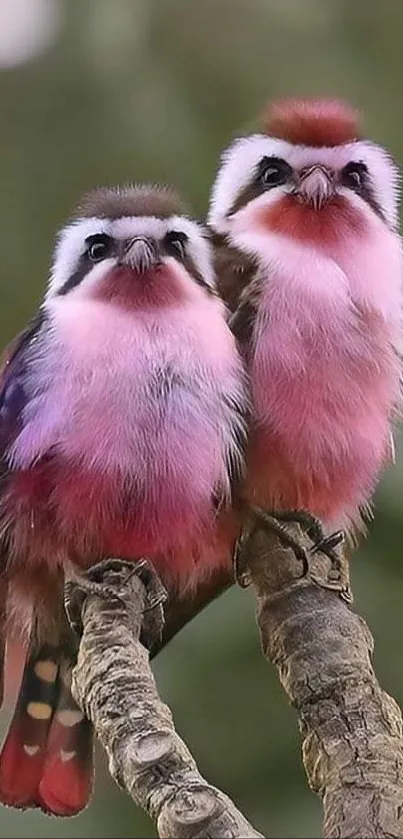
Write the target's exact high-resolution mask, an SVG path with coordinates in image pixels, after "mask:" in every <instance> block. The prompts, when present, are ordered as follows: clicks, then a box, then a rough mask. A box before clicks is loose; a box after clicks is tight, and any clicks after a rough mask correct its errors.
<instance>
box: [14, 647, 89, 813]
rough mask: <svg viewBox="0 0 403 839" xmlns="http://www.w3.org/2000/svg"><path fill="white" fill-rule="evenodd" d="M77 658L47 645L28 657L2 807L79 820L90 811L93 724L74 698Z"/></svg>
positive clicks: (17, 705) (60, 648)
mask: <svg viewBox="0 0 403 839" xmlns="http://www.w3.org/2000/svg"><path fill="white" fill-rule="evenodd" d="M73 664H74V653H73V652H72V651H71V649H68V648H67V647H66V645H63V646H58V645H53V644H43V645H42V646H41V647H40V648H37V649H31V650H30V652H29V653H28V656H27V660H26V663H25V668H24V673H23V677H22V683H21V688H20V692H19V696H18V700H17V704H16V708H15V711H14V716H13V718H12V721H11V724H10V727H9V730H8V733H7V736H6V739H5V742H4V744H3V748H2V751H1V754H0V801H1V802H2V803H3V804H8V805H9V806H11V807H18V808H21V809H25V808H27V807H40V808H41V809H42V810H43V811H44V812H45V813H49V814H52V815H56V816H73V815H75V814H76V813H79V812H80V811H81V810H83V809H84V807H85V806H86V805H87V803H88V801H89V798H90V796H91V790H92V779H93V741H92V726H91V723H90V722H89V721H88V720H87V719H86V718H85V717H84V715H83V713H82V712H81V711H80V709H79V707H78V706H77V704H76V703H75V701H74V699H73V697H72V695H71V690H70V686H71V671H72V666H73Z"/></svg>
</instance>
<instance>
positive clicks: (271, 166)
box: [258, 157, 292, 189]
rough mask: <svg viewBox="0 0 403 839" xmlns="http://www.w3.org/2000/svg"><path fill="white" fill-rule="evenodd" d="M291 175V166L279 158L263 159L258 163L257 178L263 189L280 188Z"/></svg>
mask: <svg viewBox="0 0 403 839" xmlns="http://www.w3.org/2000/svg"><path fill="white" fill-rule="evenodd" d="M291 174H292V169H291V166H289V164H288V163H287V162H286V161H285V160H283V159H282V158H281V157H264V158H263V160H261V161H260V164H259V171H258V178H259V180H260V182H261V183H262V184H263V186H264V188H265V189H270V188H271V187H273V186H281V184H284V183H285V182H286V181H287V180H288V178H289V177H290V175H291Z"/></svg>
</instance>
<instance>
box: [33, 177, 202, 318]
mask: <svg viewBox="0 0 403 839" xmlns="http://www.w3.org/2000/svg"><path fill="white" fill-rule="evenodd" d="M197 289H198V293H200V290H201V289H202V290H203V293H209V294H212V293H215V282H214V271H213V266H212V256H211V251H210V245H209V243H208V241H207V238H206V235H205V231H204V229H203V227H202V226H200V225H199V224H198V223H197V222H196V221H194V220H192V219H190V218H189V217H188V216H187V215H186V214H185V213H184V211H183V207H182V205H181V202H180V200H179V199H178V197H177V196H176V195H175V194H174V193H173V192H172V191H171V190H169V189H167V188H161V187H156V186H131V187H127V188H114V189H98V190H95V191H94V192H92V193H89V194H88V195H87V196H85V198H84V199H83V201H82V202H81V204H80V205H79V208H78V210H77V212H76V214H75V215H74V217H73V218H72V219H71V220H70V222H69V223H68V224H67V225H66V226H65V227H64V229H63V230H62V231H61V233H60V235H59V238H58V241H57V245H56V249H55V254H54V260H53V267H52V272H51V278H50V283H49V288H48V294H47V299H48V300H49V299H54V298H55V297H58V298H59V299H60V298H61V297H63V296H67V295H68V296H71V297H73V296H75V297H76V298H79V297H81V298H83V297H84V298H95V299H98V300H105V301H110V302H111V303H113V304H116V305H120V306H123V307H126V308H129V309H130V308H133V307H134V308H136V307H141V306H151V307H153V306H156V305H157V306H158V305H170V304H171V303H173V302H174V301H178V300H180V299H182V298H186V297H189V295H190V296H191V295H192V294H194V293H196V290H197Z"/></svg>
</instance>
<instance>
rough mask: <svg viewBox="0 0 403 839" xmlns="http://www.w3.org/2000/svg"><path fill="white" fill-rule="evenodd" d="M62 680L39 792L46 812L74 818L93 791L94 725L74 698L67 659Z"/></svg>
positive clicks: (60, 675)
mask: <svg viewBox="0 0 403 839" xmlns="http://www.w3.org/2000/svg"><path fill="white" fill-rule="evenodd" d="M59 680H60V693H59V698H58V703H57V709H56V712H55V715H54V717H53V720H52V725H51V729H50V733H49V737H48V742H47V747H46V759H45V764H44V767H43V772H42V777H41V781H40V784H39V788H38V792H39V801H40V806H41V807H42V809H43V810H44V811H45V812H48V813H53V814H54V815H57V816H74V815H75V814H76V813H79V812H80V811H81V810H83V809H84V807H86V805H87V804H88V801H89V798H90V796H91V792H92V781H93V736H92V725H91V723H90V722H89V720H87V719H86V717H85V716H84V714H83V713H82V711H80V709H79V707H78V705H77V704H76V703H75V701H74V699H73V697H72V695H71V691H70V685H71V664H70V662H67V661H66V660H63V661H62V663H61V665H60V671H59Z"/></svg>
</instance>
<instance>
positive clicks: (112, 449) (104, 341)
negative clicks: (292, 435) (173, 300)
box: [10, 298, 244, 561]
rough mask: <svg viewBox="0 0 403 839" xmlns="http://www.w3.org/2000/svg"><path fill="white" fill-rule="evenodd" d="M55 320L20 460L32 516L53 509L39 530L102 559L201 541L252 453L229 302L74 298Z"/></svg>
mask: <svg viewBox="0 0 403 839" xmlns="http://www.w3.org/2000/svg"><path fill="white" fill-rule="evenodd" d="M51 320H52V322H53V328H52V331H51V334H50V335H48V336H47V337H46V336H45V338H44V339H43V340H44V343H43V347H42V350H41V349H40V350H39V351H40V352H42V359H41V364H36V365H32V371H31V373H30V377H31V378H30V382H29V387H30V389H31V399H30V401H29V402H28V405H27V408H26V411H25V416H24V428H23V430H22V431H21V433H20V435H19V436H18V438H17V440H16V441H15V443H14V445H13V449H12V451H11V453H10V463H11V465H12V466H13V468H14V470H16V478H15V481H16V483H15V485H14V494H16V495H17V496H18V498H19V503H20V504H21V507H23V508H24V510H25V511H26V512H27V509H28V507H29V505H30V504H31V503H34V502H33V500H32V499H34V498H35V497H37V496H38V491H39V496H40V497H41V499H42V504H41V509H39V508H38V505H37V507H36V508H35V509H34V510H33V511H32V510H31V523H32V522H34V524H35V521H37V522H38V524H39V531H41V532H42V535H43V531H44V530H46V529H47V530H51V531H53V534H52V538H53V537H54V533H55V532H57V533H58V534H60V536H61V538H62V539H63V540H64V539H65V540H67V542H70V543H72V545H73V547H72V551H73V553H74V552H75V553H79V554H83V553H84V554H87V555H88V556H89V557H90V555H91V553H97V552H98V553H99V552H101V553H106V554H108V553H110V552H114V553H116V555H119V556H136V555H139V554H146V555H149V556H150V555H151V556H152V555H153V553H155V552H159V551H163V550H168V549H170V548H172V547H175V546H183V545H186V544H189V540H190V542H192V540H193V541H196V540H197V538H200V534H201V533H202V532H203V531H205V530H206V528H208V527H211V525H212V522H213V519H214V498H217V497H221V498H222V497H226V496H227V497H228V496H229V492H230V477H229V462H230V461H232V462H233V460H234V459H235V461H236V460H237V459H240V457H241V453H240V452H239V451H238V450H237V440H238V439H239V431H240V428H239V427H237V424H238V425H239V424H240V423H241V419H240V414H239V413H238V412H237V410H238V408H239V405H240V404H241V403H242V400H243V398H244V394H243V391H242V388H243V384H242V378H241V375H240V373H241V369H240V361H239V358H238V355H237V353H236V349H235V343H234V340H233V338H232V336H231V333H230V331H229V329H228V328H227V326H226V323H225V320H224V317H223V309H222V305H221V303H220V302H219V301H218V300H215V299H213V298H208V299H207V300H206V301H204V300H203V299H201V300H200V301H198V304H197V305H193V304H192V305H188V306H182V307H181V308H179V307H178V308H177V309H175V308H174V307H173V308H172V309H170V310H167V311H161V310H159V311H157V312H155V310H154V312H153V311H149V312H141V313H136V312H124V311H122V310H119V309H117V308H116V309H115V308H114V307H113V306H111V305H110V304H107V303H106V304H105V303H103V302H97V301H88V302H87V301H83V300H80V301H79V303H76V302H75V301H72V302H70V301H63V302H62V303H61V304H60V303H58V302H55V303H53V304H52V309H51ZM234 405H236V406H237V410H234ZM43 458H45V460H43ZM41 459H42V460H41ZM48 460H49V466H47V465H46V464H47V461H48ZM35 463H38V464H39V465H38V466H36V467H35ZM38 482H39V483H38ZM37 483H38V486H37V485H36V484H37ZM44 496H45V497H44ZM31 538H32V532H31ZM91 558H92V557H91ZM79 559H80V561H85V559H86V557H85V556H81V558H79Z"/></svg>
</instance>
